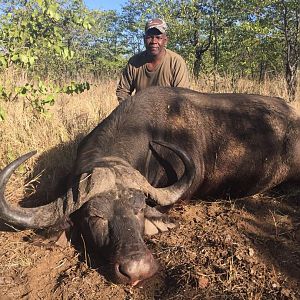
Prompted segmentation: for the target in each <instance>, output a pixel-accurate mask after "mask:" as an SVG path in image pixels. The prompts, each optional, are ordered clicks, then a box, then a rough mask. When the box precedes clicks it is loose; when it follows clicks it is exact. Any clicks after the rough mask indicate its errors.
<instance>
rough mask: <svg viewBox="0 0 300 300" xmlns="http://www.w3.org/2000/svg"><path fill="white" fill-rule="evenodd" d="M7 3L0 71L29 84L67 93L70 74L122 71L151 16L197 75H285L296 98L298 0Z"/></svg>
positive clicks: (10, 92)
mask: <svg viewBox="0 0 300 300" xmlns="http://www.w3.org/2000/svg"><path fill="white" fill-rule="evenodd" d="M0 7H1V8H0V70H2V71H7V70H11V69H13V70H16V69H17V70H19V72H23V73H26V77H27V78H28V82H27V83H28V84H29V86H32V85H34V86H38V82H40V81H46V80H48V81H49V80H50V78H51V80H50V81H51V82H53V83H55V82H56V83H58V84H57V85H58V86H59V88H60V92H63V91H70V90H68V89H66V88H64V87H63V86H62V85H63V84H61V83H62V82H65V81H66V78H67V79H68V80H67V81H68V82H70V81H74V82H77V81H78V79H80V80H79V81H81V78H88V77H89V76H90V75H92V76H94V77H96V78H99V77H101V78H103V77H104V78H105V77H107V76H115V75H117V74H118V73H119V72H120V70H121V69H122V67H123V66H124V64H125V63H126V61H127V59H128V58H129V56H131V55H133V54H134V53H137V52H139V51H141V50H142V49H143V47H144V46H143V34H144V25H145V22H146V21H147V20H148V19H150V18H153V17H162V18H164V19H165V21H166V22H167V24H168V27H169V30H168V35H169V43H168V47H169V48H171V49H173V50H175V51H176V52H178V53H179V54H181V55H182V56H183V57H184V58H185V59H186V61H187V63H188V65H189V66H190V69H191V70H192V72H193V74H194V76H195V78H197V77H198V76H199V74H200V73H203V72H204V73H206V74H217V73H220V74H232V76H233V77H236V78H237V77H243V76H246V77H249V78H252V79H254V80H258V81H259V82H261V81H263V80H264V78H265V77H272V76H276V75H278V74H285V76H286V81H287V88H288V90H289V95H290V100H293V99H295V91H296V87H297V82H298V81H297V70H298V65H299V32H300V27H299V26H300V25H299V24H300V20H299V18H300V17H299V16H300V11H299V10H300V8H299V7H300V6H299V3H298V1H297V0H277V1H271V0H263V1H258V0H232V1H224V0H212V1H208V0H164V1H162V0H157V1H154V0H148V1H145V0H129V1H127V2H126V4H125V5H124V6H123V7H122V10H121V12H120V13H117V12H116V11H113V10H110V11H101V10H89V9H88V8H87V7H86V6H85V5H84V2H83V1H82V0H45V1H42V0H27V1H23V0H12V1H8V0H0ZM69 84H70V86H72V85H73V83H69ZM0 85H1V82H0ZM66 85H68V83H67V84H66ZM23 86H24V85H23ZM79 86H80V84H79ZM86 88H87V86H86ZM19 89H22V86H19ZM70 89H71V90H72V88H70ZM33 90H34V89H31V92H32V91H33ZM80 90H81V89H80V88H79V89H77V91H80ZM18 91H19V90H18V87H17V88H16V87H14V89H12V88H10V89H9V88H8V87H7V86H5V85H4V84H2V87H0V93H1V94H2V98H3V99H13V98H14V97H16V98H18V97H19V93H18ZM28 93H29V91H27V95H28ZM49 93H50V91H49ZM50 94H51V93H50ZM10 101H11V100H10ZM41 103H44V102H41ZM47 103H51V101H50V102H47ZM1 116H3V114H1Z"/></svg>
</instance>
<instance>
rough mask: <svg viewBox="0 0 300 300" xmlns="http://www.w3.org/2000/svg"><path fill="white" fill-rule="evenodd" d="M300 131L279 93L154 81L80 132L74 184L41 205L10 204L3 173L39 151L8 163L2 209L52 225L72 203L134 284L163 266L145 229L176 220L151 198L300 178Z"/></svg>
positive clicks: (167, 200)
mask: <svg viewBox="0 0 300 300" xmlns="http://www.w3.org/2000/svg"><path fill="white" fill-rule="evenodd" d="M299 131H300V119H299V116H298V115H297V114H296V113H295V111H294V110H293V109H292V108H291V107H290V106H289V105H287V104H286V103H285V102H284V101H283V100H281V99H279V98H271V97H264V96H258V95H246V94H203V93H198V92H195V91H192V90H188V89H182V88H163V87H153V88H149V89H147V90H145V91H142V92H140V93H138V94H137V95H136V96H133V97H131V98H129V99H128V100H126V101H125V102H123V103H122V104H121V105H120V106H118V107H117V108H116V109H115V110H114V111H113V112H112V113H111V114H110V115H109V116H108V117H107V118H106V119H105V120H103V121H102V122H101V123H100V124H99V125H98V126H97V127H96V128H95V129H94V130H93V131H92V132H91V133H90V134H88V135H87V136H86V137H85V138H84V139H83V140H82V142H81V143H80V145H79V147H78V154H77V159H76V161H75V164H74V169H73V172H72V181H71V182H72V184H71V187H70V188H69V189H68V191H67V193H66V194H65V195H63V196H62V197H60V198H58V199H57V200H56V201H54V202H52V203H50V204H48V205H45V206H42V207H36V208H21V207H18V208H15V207H13V206H11V205H10V204H8V203H7V202H6V200H5V197H4V189H5V186H6V183H7V181H8V180H9V177H10V175H11V174H12V172H14V170H15V169H16V168H17V167H18V166H19V165H20V164H22V163H23V162H25V161H26V160H27V159H28V158H29V157H31V156H32V155H33V153H29V154H26V155H24V156H22V157H20V158H19V159H17V160H16V161H14V162H12V163H11V164H9V165H8V166H7V167H6V168H5V169H4V170H3V171H2V172H1V174H0V217H1V219H3V220H4V221H5V222H7V223H9V224H12V225H15V226H21V227H23V228H46V227H53V226H57V224H63V223H65V222H68V219H69V216H70V215H71V214H72V213H74V212H76V219H77V221H78V222H77V223H78V224H80V227H81V230H82V232H83V235H84V236H85V238H86V240H88V241H89V242H90V244H91V245H93V247H95V248H96V249H98V250H99V251H101V253H106V254H107V257H108V259H110V262H111V265H112V266H113V271H112V274H113V276H114V280H115V281H117V282H122V283H130V284H133V285H134V284H136V283H137V282H139V281H142V280H144V279H147V278H149V277H151V276H152V275H153V274H154V273H155V272H156V271H157V264H156V262H155V260H154V258H153V256H152V254H151V253H150V251H149V250H148V249H147V247H146V245H145V243H144V241H143V235H144V233H149V232H150V233H155V232H158V231H164V230H166V229H167V228H168V226H169V225H170V224H167V223H164V222H159V220H160V219H162V218H163V217H164V216H163V215H162V214H161V213H159V212H158V211H157V210H156V208H155V207H154V206H155V205H157V206H166V205H171V204H173V203H175V202H176V201H177V200H179V199H180V198H192V197H193V198H200V197H201V198H216V197H231V198H237V197H244V196H248V195H253V194H255V193H258V192H262V191H264V190H267V189H270V188H272V187H274V186H276V185H278V184H280V183H282V182H285V181H295V180H296V181H297V180H298V179H299V178H300V177H299V170H300V148H299V147H300V144H299V141H300V139H299V137H300V132H299ZM73 215H74V214H73ZM145 225H146V226H145ZM170 226H171V225H170ZM104 250H106V251H104Z"/></svg>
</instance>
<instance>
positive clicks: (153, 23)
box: [145, 19, 168, 33]
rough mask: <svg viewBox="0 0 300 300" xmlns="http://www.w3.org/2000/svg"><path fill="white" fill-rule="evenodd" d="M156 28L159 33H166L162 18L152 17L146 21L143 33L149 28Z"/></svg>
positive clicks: (165, 25)
mask: <svg viewBox="0 0 300 300" xmlns="http://www.w3.org/2000/svg"><path fill="white" fill-rule="evenodd" d="M153 28H155V29H157V30H159V31H160V33H166V30H167V28H168V27H167V24H166V22H165V21H164V20H162V19H152V20H150V21H148V22H147V23H146V26H145V33H147V31H148V30H150V29H153Z"/></svg>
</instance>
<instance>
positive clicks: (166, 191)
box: [148, 141, 196, 206]
mask: <svg viewBox="0 0 300 300" xmlns="http://www.w3.org/2000/svg"><path fill="white" fill-rule="evenodd" d="M153 143H155V144H158V145H161V146H163V147H166V148H168V149H170V150H172V151H173V152H174V153H175V154H176V155H178V157H179V158H180V159H181V160H182V162H183V164H184V167H185V171H184V174H183V175H182V177H181V178H180V179H179V180H178V181H177V182H175V183H174V184H173V185H171V186H168V187H165V188H154V187H152V186H150V187H149V186H148V189H149V190H148V193H149V194H150V196H151V198H153V200H154V201H156V202H157V203H158V204H159V205H162V206H166V205H171V204H174V203H175V202H176V201H177V200H179V199H180V198H181V197H182V196H183V195H184V194H185V193H186V192H187V191H188V189H189V188H190V187H191V185H192V183H193V180H194V177H195V174H196V168H195V164H194V162H193V161H192V160H191V159H190V158H189V157H188V155H187V154H186V152H184V151H182V150H181V149H180V148H179V147H178V146H176V145H172V144H170V143H167V142H162V141H153Z"/></svg>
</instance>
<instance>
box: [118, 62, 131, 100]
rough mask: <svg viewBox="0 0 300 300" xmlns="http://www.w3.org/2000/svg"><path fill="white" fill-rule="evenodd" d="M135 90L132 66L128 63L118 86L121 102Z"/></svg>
mask: <svg viewBox="0 0 300 300" xmlns="http://www.w3.org/2000/svg"><path fill="white" fill-rule="evenodd" d="M133 91H134V86H133V76H132V70H131V66H130V64H129V63H128V64H127V65H126V67H125V69H124V70H123V72H122V75H121V78H120V81H119V84H118V86H117V90H116V94H117V98H118V101H119V103H121V102H122V101H124V100H125V99H126V98H127V97H128V96H130V95H131V94H132V92H133Z"/></svg>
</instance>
